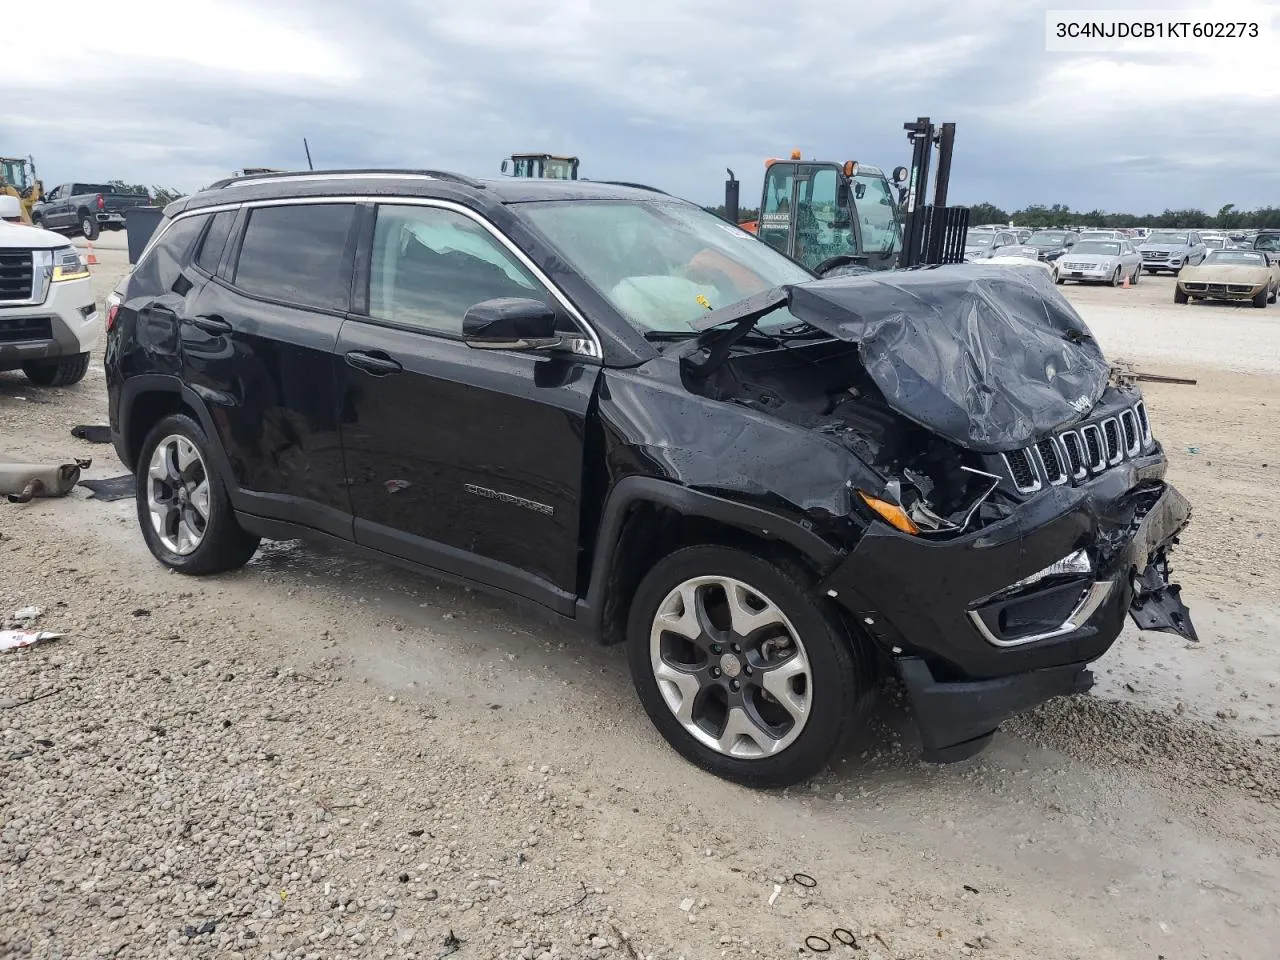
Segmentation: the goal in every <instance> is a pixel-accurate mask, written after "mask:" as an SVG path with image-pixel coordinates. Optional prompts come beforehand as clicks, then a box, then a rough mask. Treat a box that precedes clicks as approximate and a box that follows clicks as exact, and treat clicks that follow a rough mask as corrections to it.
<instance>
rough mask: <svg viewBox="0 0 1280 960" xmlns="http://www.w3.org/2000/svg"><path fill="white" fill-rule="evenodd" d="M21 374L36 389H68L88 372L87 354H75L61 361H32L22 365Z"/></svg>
mask: <svg viewBox="0 0 1280 960" xmlns="http://www.w3.org/2000/svg"><path fill="white" fill-rule="evenodd" d="M22 372H23V373H25V374H26V375H27V379H28V380H30V381H31V382H32V383H34V384H35V385H36V386H37V387H69V386H71V385H72V384H73V383H79V382H80V381H81V380H83V379H84V375H85V374H86V373H88V372H89V354H87V353H77V354H76V355H75V356H73V357H64V358H63V359H61V360H32V361H31V362H30V363H24V364H23V365H22Z"/></svg>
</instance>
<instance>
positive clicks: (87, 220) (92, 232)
mask: <svg viewBox="0 0 1280 960" xmlns="http://www.w3.org/2000/svg"><path fill="white" fill-rule="evenodd" d="M98 232H99V231H98V221H97V219H95V218H94V216H93V214H91V213H86V214H82V215H81V217H80V235H81V236H82V237H84V238H85V239H86V240H97V239H98Z"/></svg>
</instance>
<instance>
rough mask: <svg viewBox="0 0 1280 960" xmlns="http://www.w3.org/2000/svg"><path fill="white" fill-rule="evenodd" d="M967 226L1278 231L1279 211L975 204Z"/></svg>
mask: <svg viewBox="0 0 1280 960" xmlns="http://www.w3.org/2000/svg"><path fill="white" fill-rule="evenodd" d="M969 222H970V223H971V224H974V225H977V224H982V223H1010V222H1012V223H1013V224H1014V226H1018V227H1030V228H1031V229H1032V230H1040V229H1045V228H1047V227H1065V226H1083V227H1165V228H1169V227H1182V228H1184V229H1185V228H1188V227H1192V228H1209V227H1217V228H1219V229H1225V230H1230V229H1236V228H1243V227H1257V228H1275V229H1280V207H1259V208H1258V209H1256V210H1237V209H1236V206H1235V204H1234V203H1228V204H1225V205H1224V206H1223V207H1222V208H1221V209H1219V210H1218V212H1217V213H1216V214H1213V213H1206V212H1205V211H1203V210H1195V209H1190V210H1165V211H1164V212H1163V213H1144V214H1133V213H1107V212H1106V211H1104V210H1089V211H1088V212H1082V211H1079V210H1072V209H1071V208H1070V207H1068V206H1067V205H1066V204H1062V203H1055V204H1053V205H1052V206H1049V207H1046V206H1044V205H1043V204H1032V205H1031V206H1029V207H1024V208H1023V209H1021V210H1014V211H1013V212H1012V213H1010V212H1007V211H1005V210H1002V209H1001V208H1000V207H997V206H996V205H995V204H991V203H976V204H973V205H972V206H970V207H969Z"/></svg>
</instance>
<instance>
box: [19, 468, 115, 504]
mask: <svg viewBox="0 0 1280 960" xmlns="http://www.w3.org/2000/svg"><path fill="white" fill-rule="evenodd" d="M92 463H93V461H92V460H80V459H76V460H72V461H70V462H63V463H53V464H49V463H0V494H4V495H5V496H6V497H8V498H9V502H10V503H29V502H31V501H32V500H34V499H35V498H36V497H62V496H66V495H67V493H69V492H70V491H71V488H72V487H74V486H75V485H76V483H77V481H79V479H80V472H81V471H82V470H87V469H89V466H90V465H91V464H92Z"/></svg>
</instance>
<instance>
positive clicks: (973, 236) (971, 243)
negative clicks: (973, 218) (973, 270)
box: [964, 230, 996, 247]
mask: <svg viewBox="0 0 1280 960" xmlns="http://www.w3.org/2000/svg"><path fill="white" fill-rule="evenodd" d="M995 238H996V235H995V234H994V233H975V232H974V231H973V230H970V231H969V232H968V233H967V234H966V235H965V238H964V245H965V246H966V247H989V246H991V244H992V242H993V241H994V240H995Z"/></svg>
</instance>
